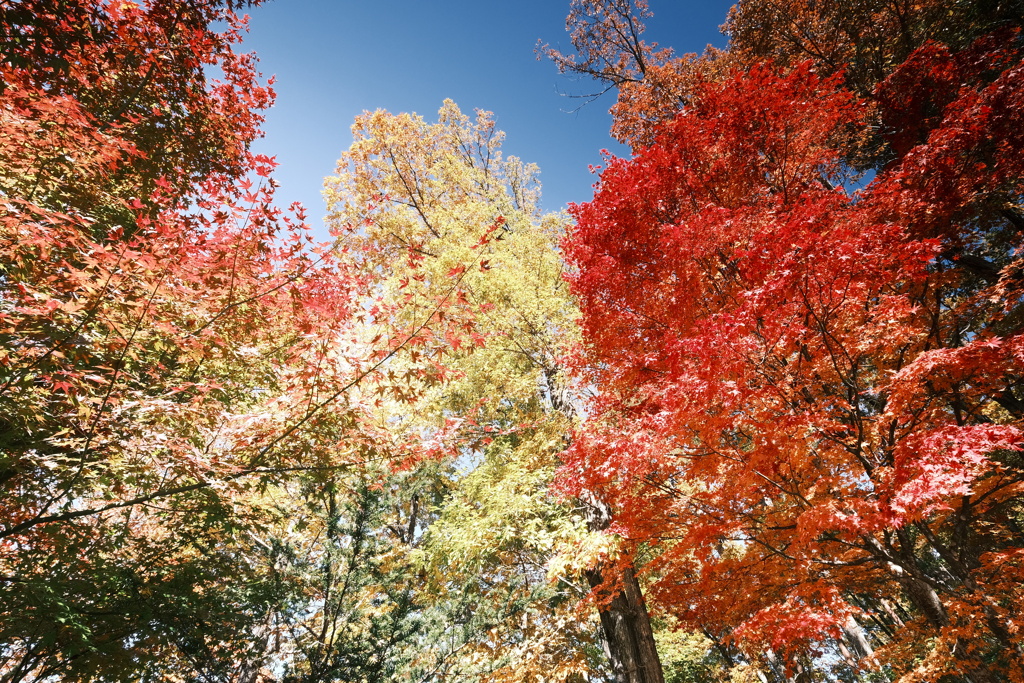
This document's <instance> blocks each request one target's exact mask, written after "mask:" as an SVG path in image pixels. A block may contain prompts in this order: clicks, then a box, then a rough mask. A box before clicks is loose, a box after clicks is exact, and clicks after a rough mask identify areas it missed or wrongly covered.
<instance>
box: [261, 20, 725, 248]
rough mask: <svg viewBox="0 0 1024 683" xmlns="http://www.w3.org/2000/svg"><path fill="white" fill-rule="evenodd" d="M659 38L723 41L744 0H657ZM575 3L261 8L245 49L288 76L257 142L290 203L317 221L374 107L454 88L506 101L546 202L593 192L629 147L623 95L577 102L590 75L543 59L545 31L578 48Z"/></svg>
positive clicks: (479, 104)
mask: <svg viewBox="0 0 1024 683" xmlns="http://www.w3.org/2000/svg"><path fill="white" fill-rule="evenodd" d="M650 4H651V9H652V10H653V11H654V13H655V16H654V17H653V18H652V19H650V20H649V21H648V22H647V28H648V32H647V38H648V39H649V40H655V41H657V42H658V43H660V44H661V45H663V46H668V47H672V48H674V49H675V51H676V52H677V53H683V52H699V51H701V50H703V49H704V46H705V45H707V44H708V43H713V44H715V45H718V46H723V45H724V43H725V38H724V37H723V36H722V35H721V34H720V33H719V30H718V27H719V26H720V25H721V24H722V22H723V21H724V20H725V16H726V13H727V11H728V9H729V7H730V6H731V4H732V3H731V2H728V1H724V0H707V1H703V2H701V1H697V0H674V1H673V0H651V2H650ZM568 5H569V3H568V0H516V1H513V2H495V1H494V0H372V1H366V0H273V1H271V2H268V3H267V4H265V5H263V6H261V7H256V8H254V9H252V10H251V11H250V15H251V24H250V32H249V34H248V36H247V37H246V39H245V42H244V44H243V46H242V49H243V50H245V51H255V52H256V53H257V55H258V56H259V58H260V62H261V67H260V68H261V71H262V72H263V73H264V74H265V75H268V76H269V75H271V74H273V75H275V76H276V77H277V82H276V84H275V90H276V91H277V103H276V104H275V106H274V108H273V109H271V110H270V111H269V112H268V114H267V122H266V124H265V126H264V128H265V131H266V137H265V138H264V139H263V140H261V141H260V142H259V143H258V145H257V147H256V151H257V152H259V153H262V154H268V155H273V156H276V157H277V160H278V162H279V163H280V166H279V167H278V169H277V173H276V174H275V177H276V178H277V180H278V181H279V182H280V183H281V189H280V190H279V191H278V195H277V196H278V201H279V202H280V203H281V204H282V205H287V204H289V203H291V202H292V201H301V202H302V203H303V204H305V205H306V207H307V209H308V210H309V220H310V222H311V224H313V225H314V226H315V227H316V226H320V225H322V222H321V218H322V216H323V214H324V208H323V201H322V199H321V197H320V187H321V185H322V183H323V178H324V176H326V175H329V174H330V173H332V172H333V170H334V165H335V162H336V161H337V158H338V156H339V155H340V154H341V152H342V151H343V150H344V149H346V148H347V147H348V146H349V144H350V143H351V134H350V132H349V129H350V126H351V124H352V120H353V119H354V117H355V116H356V115H358V114H359V113H361V112H362V111H364V110H374V109H387V110H389V111H392V112H402V111H406V112H408V111H411V112H416V113H418V114H420V115H421V116H423V117H424V118H425V119H427V120H428V121H432V120H434V119H435V118H436V113H437V110H438V108H439V107H440V106H441V102H442V101H443V100H444V99H445V98H451V99H453V100H455V102H456V103H458V105H459V106H460V107H461V108H462V110H463V111H465V112H472V111H473V110H474V109H486V110H489V111H492V112H494V115H495V118H496V120H497V124H498V127H499V128H500V129H502V130H504V131H505V133H506V138H505V144H504V149H505V153H506V154H514V155H516V156H519V157H520V158H522V159H523V160H524V161H527V162H532V163H536V164H538V165H539V166H540V168H541V176H540V178H541V183H542V185H543V197H542V205H543V208H544V209H545V210H546V211H556V210H559V209H561V208H563V207H564V206H565V205H566V204H567V203H569V202H582V201H587V200H588V199H589V198H590V196H591V194H592V192H591V186H592V184H593V182H594V180H595V178H594V177H593V176H592V175H591V174H590V173H589V171H588V165H590V164H597V163H600V160H601V157H600V150H601V149H602V148H607V149H610V150H612V151H613V152H615V153H618V154H625V153H626V152H625V150H624V148H621V147H618V146H617V145H616V144H615V143H614V142H613V141H612V140H611V138H610V137H609V135H608V129H609V126H610V120H609V117H608V113H607V112H608V107H610V106H611V105H612V103H613V102H614V99H613V95H611V94H608V95H605V96H604V97H603V98H602V99H600V100H598V101H596V102H593V103H590V104H588V105H586V106H584V107H582V108H580V109H579V110H578V111H575V112H572V110H573V109H576V108H577V107H579V105H580V103H581V101H580V100H578V99H572V98H569V97H566V96H565V94H580V93H584V92H590V90H591V84H589V83H583V82H578V81H574V80H572V79H570V78H568V77H566V76H563V75H560V74H559V73H558V71H557V69H556V68H555V66H554V65H553V64H551V63H550V62H548V61H546V60H541V61H538V60H537V58H536V55H535V54H534V48H535V46H536V44H537V41H538V40H543V41H544V42H547V43H551V44H552V45H555V46H560V47H562V48H564V49H568V48H569V47H570V44H569V41H568V34H567V33H566V31H565V15H566V14H567V12H568ZM318 233H319V234H320V235H321V236H325V233H324V232H322V231H321V230H318Z"/></svg>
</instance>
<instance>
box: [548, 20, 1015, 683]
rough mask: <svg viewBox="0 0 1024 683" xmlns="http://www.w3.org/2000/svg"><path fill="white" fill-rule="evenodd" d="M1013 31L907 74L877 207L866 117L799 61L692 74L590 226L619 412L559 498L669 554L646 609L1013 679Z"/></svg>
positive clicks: (592, 433)
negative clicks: (854, 135)
mask: <svg viewBox="0 0 1024 683" xmlns="http://www.w3.org/2000/svg"><path fill="white" fill-rule="evenodd" d="M1015 40H1016V38H1015V37H1014V36H1012V35H1010V36H1007V35H1005V34H1004V35H997V36H994V37H991V38H985V39H981V40H979V41H977V42H976V43H974V44H973V45H972V46H971V47H969V48H965V49H964V50H961V51H960V52H952V51H950V50H948V49H946V48H941V47H938V46H925V47H923V48H921V49H919V50H918V51H916V52H914V53H913V54H911V55H910V57H909V58H908V59H907V61H906V62H905V63H904V64H902V65H901V66H899V67H898V68H897V69H895V70H894V71H893V72H892V74H891V75H890V76H889V77H888V78H887V80H886V81H884V82H883V83H882V84H881V85H880V86H879V87H878V89H877V90H876V97H877V98H878V99H879V100H881V101H887V102H889V103H890V104H887V105H886V108H885V111H886V114H885V116H886V117H887V118H886V121H887V122H888V127H887V129H886V135H887V136H888V139H889V141H890V144H891V148H892V150H893V151H894V152H895V153H897V154H898V156H897V157H896V158H894V159H893V160H892V161H891V162H890V163H889V164H888V165H887V166H886V168H885V170H884V172H880V173H879V174H878V175H877V177H876V178H875V179H874V180H873V181H872V182H871V183H870V184H869V185H867V187H865V188H864V189H862V190H861V191H859V192H852V191H851V192H848V191H846V190H844V189H843V187H842V186H841V185H840V186H838V188H837V187H836V185H837V183H838V182H839V181H840V180H842V178H843V173H844V169H845V168H846V167H845V159H846V154H847V153H848V150H849V147H848V145H849V143H848V142H847V141H848V140H849V139H850V138H849V132H850V131H851V130H852V131H856V129H857V128H858V127H859V126H863V125H865V123H866V121H867V120H868V116H869V109H868V108H867V106H866V105H865V103H864V102H863V101H861V100H858V99H857V98H856V97H855V96H854V95H853V93H851V92H850V91H849V90H848V89H846V87H845V86H844V83H843V81H842V80H841V78H842V75H841V74H837V75H834V76H831V77H825V76H823V75H821V74H820V73H818V72H816V70H815V69H813V68H812V65H811V64H809V63H806V62H804V63H801V64H797V65H795V66H793V67H792V68H790V69H788V70H785V71H781V72H780V70H779V69H778V67H773V66H768V65H754V66H751V67H750V68H749V69H747V70H745V71H735V72H733V73H732V75H730V76H729V77H728V78H726V79H724V80H723V81H721V82H716V79H709V80H705V81H704V82H702V83H698V85H697V86H696V87H695V89H694V91H693V97H692V99H691V100H690V103H689V105H688V106H687V108H686V109H685V110H684V111H683V112H682V113H681V114H680V115H679V116H678V117H676V118H675V120H674V121H672V122H671V123H668V124H666V125H665V126H664V128H662V129H661V130H662V132H661V135H660V136H659V137H658V138H657V141H656V142H655V144H653V145H652V146H650V147H648V148H645V149H642V150H640V151H639V152H638V153H637V154H636V156H635V157H634V158H633V159H632V160H629V161H626V160H619V159H610V160H609V163H608V167H607V168H606V169H605V170H604V172H603V173H602V176H601V182H600V184H599V187H598V190H597V193H596V195H595V199H594V201H593V202H590V203H588V204H583V205H579V206H576V207H575V208H574V209H573V213H574V216H575V218H576V219H577V226H576V228H575V230H574V231H573V232H572V233H571V234H570V236H569V237H568V238H567V239H566V241H565V243H564V245H565V249H566V253H567V257H568V258H569V260H570V262H571V263H572V264H573V265H574V267H575V268H576V271H575V272H574V273H573V274H572V277H571V279H572V283H573V288H574V291H575V292H576V293H577V294H578V295H579V296H580V299H581V307H582V310H583V314H584V315H583V327H584V336H585V345H584V347H583V353H584V355H583V356H582V357H581V359H580V363H581V365H583V366H584V367H585V368H587V370H586V374H585V376H584V377H585V379H584V381H587V382H590V383H593V384H595V385H596V386H600V387H601V389H602V395H601V397H600V398H599V399H598V400H597V401H595V403H594V405H593V406H592V407H591V409H590V410H591V415H592V416H593V418H592V420H591V422H590V424H589V425H588V426H587V427H586V428H585V429H583V430H582V431H581V432H580V433H579V434H578V436H577V441H576V443H575V444H574V447H573V449H572V450H571V451H570V454H569V457H568V463H567V465H566V467H565V469H564V471H563V475H562V486H563V487H565V488H566V489H567V490H569V491H577V490H580V489H587V490H602V491H603V492H604V493H605V495H607V496H608V497H609V500H610V501H611V505H612V507H613V509H614V510H615V512H616V515H615V525H616V528H618V529H619V530H620V533H622V534H624V535H626V536H627V537H628V538H629V539H630V542H631V543H633V544H651V545H653V546H654V547H656V548H657V549H658V555H657V557H656V559H655V560H654V562H653V567H652V571H654V572H655V573H656V576H657V577H658V578H657V580H656V583H655V584H654V586H653V599H654V600H656V601H657V603H658V604H659V605H660V606H661V607H662V608H663V609H664V610H666V611H667V612H669V613H670V614H672V615H674V616H675V617H676V618H678V619H679V620H680V622H681V623H682V624H684V625H686V626H689V627H691V628H696V629H700V630H702V631H704V632H705V633H707V634H710V635H713V636H714V638H715V640H716V641H721V642H723V643H726V644H728V643H734V644H735V645H737V646H738V647H739V653H738V655H739V656H740V657H741V660H738V661H743V660H745V661H746V662H748V663H749V664H750V665H754V666H760V667H761V668H762V669H765V668H766V667H774V666H775V662H774V660H775V658H776V657H777V656H781V657H783V658H784V660H785V663H786V665H787V669H788V671H790V672H801V671H802V672H804V673H805V674H807V675H809V672H810V671H812V670H813V669H814V668H815V666H817V665H815V664H814V662H813V659H814V657H816V656H818V655H821V654H822V653H824V652H825V651H826V650H829V649H833V648H838V647H839V645H842V646H843V648H846V650H847V651H849V650H854V651H856V652H858V653H859V654H860V657H859V659H860V662H859V663H858V662H857V661H856V660H857V659H858V658H857V657H851V660H852V662H851V663H852V664H853V665H854V666H855V667H857V668H860V667H867V668H870V667H873V666H877V665H878V664H879V663H880V665H881V666H884V667H885V668H886V669H887V670H889V671H891V672H892V673H893V674H894V675H898V676H902V680H906V681H910V680H937V679H939V678H940V677H941V676H944V675H950V674H954V675H961V676H968V677H970V679H971V680H975V681H979V680H1019V679H1020V677H1021V676H1022V675H1024V674H1022V672H1021V670H1020V668H1019V658H1018V657H1017V655H1016V654H1014V653H1018V652H1019V651H1020V648H1021V647H1022V644H1021V642H1020V640H1019V635H1017V629H1016V627H1015V626H1014V622H1013V617H1012V616H1011V611H1010V610H1012V606H1013V605H1015V604H1017V603H1018V602H1019V600H1020V597H1021V596H1020V594H1019V585H1020V577H1019V568H1020V553H1021V548H1020V545H1019V543H1018V542H1017V541H1016V540H1015V538H1017V534H1018V530H1019V526H1018V525H1019V504H1020V492H1021V484H1022V481H1024V480H1022V478H1021V473H1020V469H1019V464H1018V457H1017V455H1016V452H1017V450H1018V449H1019V442H1020V428H1021V426H1020V423H1019V417H1020V412H1019V411H1016V406H1017V400H1018V399H1017V398H1016V396H1015V393H1014V392H1015V389H1016V385H1017V383H1018V377H1017V373H1016V370H1015V361H1014V360H1012V359H1014V358H1016V355H1015V354H1016V353H1017V351H1016V349H1017V347H1018V345H1019V344H1020V337H1019V330H1018V327H1019V325H1018V323H1017V322H1016V320H1017V318H1016V309H1017V305H1018V304H1017V294H1016V293H1015V292H1016V285H1015V284H1013V283H1014V282H1016V276H1015V273H1016V271H1017V268H1018V265H1017V259H1018V256H1017V253H1018V248H1019V242H1020V234H1019V224H1018V222H1017V215H1018V214H1017V213H1016V212H1017V204H1018V202H1019V198H1020V191H1021V184H1020V178H1021V168H1020V161H1019V160H1020V140H1019V135H1018V133H1017V132H1016V130H1018V129H1019V127H1020V122H1019V120H1018V119H1019V115H1020V111H1021V110H1022V109H1021V104H1022V103H1020V102H1018V101H1017V99H1016V98H1017V97H1018V95H1017V93H1019V92H1020V85H1019V79H1020V77H1021V73H1022V72H1021V70H1020V59H1019V54H1018V53H1017V46H1016V45H1015V43H1014V41H1015ZM896 103H899V106H897V105H896ZM922 111H927V112H928V115H927V116H926V117H925V118H921V112H922ZM911 112H913V113H911ZM908 138H910V139H912V140H913V142H911V143H902V142H900V141H901V140H905V139H908ZM994 141H998V142H994ZM894 605H900V607H899V608H898V609H897V608H896V607H894ZM901 610H902V612H901ZM865 628H866V629H867V630H868V631H870V635H869V636H868V638H864V637H863V635H861V632H863V631H864V630H865ZM872 640H873V641H874V643H875V645H876V646H877V645H879V644H881V645H884V647H883V648H881V649H880V650H878V651H874V646H872V645H871V641H872ZM801 675H804V674H801ZM844 675H847V674H844Z"/></svg>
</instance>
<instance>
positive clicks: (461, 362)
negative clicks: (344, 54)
mask: <svg viewBox="0 0 1024 683" xmlns="http://www.w3.org/2000/svg"><path fill="white" fill-rule="evenodd" d="M353 130H354V132H355V135H356V141H355V142H354V144H353V145H352V147H351V149H350V150H349V151H348V152H346V153H345V155H343V157H342V159H341V161H340V162H339V171H338V175H337V176H336V177H334V178H330V179H328V182H327V197H328V201H329V206H330V208H331V212H332V213H331V220H332V222H333V224H334V225H336V226H339V227H341V228H343V229H348V230H349V231H350V237H349V239H351V240H354V241H356V242H365V243H371V244H373V245H374V246H373V248H371V249H365V250H363V251H364V252H366V253H372V254H377V255H380V259H379V260H376V261H374V262H373V267H374V268H377V269H379V270H380V271H381V272H383V273H385V279H384V281H383V283H382V288H383V289H384V291H385V292H386V294H385V295H384V296H383V298H384V299H385V300H394V301H400V302H401V308H400V309H399V315H408V313H409V311H414V310H416V309H417V308H418V307H421V306H424V305H429V304H428V303H424V302H431V301H434V300H435V299H436V298H437V297H444V296H447V297H449V298H450V299H452V300H453V301H454V302H455V305H454V306H452V307H451V308H449V309H447V310H446V315H445V318H444V320H438V321H437V323H436V324H432V325H431V327H430V331H429V334H430V335H432V336H433V338H435V339H437V342H436V345H435V344H434V343H428V344H426V345H424V347H423V349H422V351H421V349H420V348H417V353H422V354H423V355H422V357H429V358H430V359H431V362H436V363H437V365H436V366H435V368H436V369H435V371H434V374H433V375H432V377H433V378H436V381H426V380H425V381H424V385H423V386H424V393H423V394H422V395H421V396H419V398H418V399H417V402H416V405H415V412H414V413H411V412H410V410H409V409H408V407H407V406H405V405H403V404H395V403H384V404H382V405H381V409H382V410H383V415H384V417H383V418H382V419H383V420H384V422H386V423H387V424H388V425H389V426H390V429H391V430H393V431H395V432H398V433H405V434H408V435H409V439H410V442H411V443H413V444H415V447H416V448H418V449H420V450H422V449H424V448H425V447H427V448H430V447H436V448H438V449H439V450H440V451H441V452H443V453H445V454H447V455H448V457H449V458H451V459H452V460H450V461H449V462H454V464H455V465H456V466H458V467H459V468H460V469H464V471H462V472H461V473H458V474H455V475H454V478H453V480H452V482H451V487H452V488H451V492H450V493H449V494H448V496H446V498H445V500H444V502H443V503H442V504H441V505H439V506H438V507H437V509H436V510H435V511H434V514H435V515H436V519H435V521H433V522H432V523H431V525H430V527H429V528H428V529H427V531H426V534H425V542H424V545H423V547H422V549H421V550H420V556H421V558H422V562H423V567H424V571H425V572H426V574H425V579H426V581H427V588H426V590H427V591H428V592H429V593H431V594H432V599H431V601H430V602H431V603H432V606H431V609H432V610H433V614H435V615H437V617H434V618H435V619H436V621H435V626H434V628H433V630H432V631H430V635H428V636H427V639H426V642H425V643H424V645H423V646H422V649H423V653H422V655H421V656H420V661H419V663H418V665H417V666H418V669H417V670H418V671H421V672H423V671H426V672H429V675H431V676H444V677H451V676H468V677H473V678H483V679H487V680H506V679H516V680H520V679H522V678H524V677H525V678H531V679H533V678H556V679H558V680H563V679H565V678H567V677H570V676H578V675H579V674H580V673H582V672H586V671H590V670H591V669H592V668H593V667H594V666H595V665H596V664H595V658H596V655H597V653H596V652H595V650H594V645H593V625H592V624H590V623H588V621H587V620H586V619H583V618H582V617H581V616H580V615H579V614H577V612H576V611H575V609H574V605H575V603H576V601H577V600H578V597H579V595H581V594H583V593H584V592H585V591H584V590H583V589H581V588H579V586H578V585H577V584H576V583H575V581H576V580H577V579H578V577H577V576H561V577H557V579H556V580H557V582H553V581H552V579H550V578H549V577H548V573H547V564H548V561H549V560H550V559H551V558H552V557H553V556H554V555H555V553H556V552H558V550H559V548H560V547H561V546H566V547H569V545H571V544H573V543H575V542H576V540H577V539H578V538H579V537H581V536H582V535H584V534H585V533H586V532H585V530H584V529H583V528H582V518H581V517H580V515H579V514H576V515H575V516H573V515H572V514H571V511H570V510H569V509H568V506H566V505H565V504H564V503H558V502H557V501H555V500H554V499H553V498H552V497H551V496H550V494H548V493H547V491H546V488H547V483H548V481H549V480H550V477H551V474H552V472H553V468H554V465H555V464H556V462H557V461H556V456H557V454H558V453H559V452H560V451H561V450H562V448H563V447H564V440H563V439H564V435H565V434H566V433H567V430H568V422H567V420H566V418H565V416H564V415H562V414H560V413H558V412H556V411H553V410H552V404H551V402H552V398H551V396H550V392H548V393H545V391H546V390H545V387H547V382H548V381H549V379H551V378H553V377H554V376H556V375H557V373H558V370H559V362H560V357H561V355H562V354H563V353H564V351H565V349H566V348H567V344H568V343H570V342H571V340H572V339H573V335H574V334H575V328H574V326H573V315H574V311H575V309H574V306H573V305H572V302H571V301H570V299H569V298H568V296H567V291H566V287H565V284H564V282H563V281H562V279H561V272H562V264H561V259H560V257H559V255H558V253H557V252H556V250H555V248H554V245H555V242H556V240H557V239H558V237H559V235H560V232H561V228H562V220H563V219H562V218H560V217H557V216H547V217H542V216H540V215H539V212H538V211H537V208H536V199H537V195H538V187H537V183H536V181H535V173H536V169H535V168H533V167H531V166H528V165H525V164H523V163H522V162H520V161H519V160H518V159H516V158H515V157H508V158H505V157H503V156H502V154H501V151H500V144H501V140H502V137H503V136H502V134H501V133H500V132H498V131H497V130H496V129H495V127H494V122H493V120H492V118H491V117H490V115H489V114H487V113H486V112H478V113H477V116H476V118H475V120H473V119H470V118H469V117H467V116H465V115H464V114H462V113H461V112H460V111H459V109H458V107H456V106H455V104H454V103H452V102H450V101H448V102H445V104H444V105H443V106H442V108H441V110H440V112H439V121H438V123H436V124H428V123H426V122H424V121H423V120H422V119H421V118H419V117H417V116H414V115H408V114H399V115H394V114H390V113H387V112H383V111H378V112H373V113H368V114H366V115H365V116H363V117H361V118H359V119H358V120H357V121H356V124H355V126H354V128H353ZM367 206H370V207H371V208H370V209H369V210H367V209H365V208H364V207H367ZM407 360H408V361H409V362H412V361H413V360H414V359H413V358H412V357H411V356H410V357H408V359H407ZM415 360H419V359H415ZM424 435H426V436H427V437H428V438H429V440H430V442H429V443H427V444H424V443H423V440H424ZM428 614H429V612H428ZM428 618H430V617H428ZM420 675H424V674H420Z"/></svg>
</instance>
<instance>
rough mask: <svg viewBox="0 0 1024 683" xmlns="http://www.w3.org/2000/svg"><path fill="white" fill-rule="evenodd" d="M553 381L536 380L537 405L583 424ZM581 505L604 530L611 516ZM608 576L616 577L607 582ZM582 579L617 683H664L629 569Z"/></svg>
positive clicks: (594, 504)
mask: <svg viewBox="0 0 1024 683" xmlns="http://www.w3.org/2000/svg"><path fill="white" fill-rule="evenodd" d="M558 380H559V373H558V371H557V370H546V371H545V372H543V373H542V374H541V382H542V384H541V386H539V387H538V389H539V392H540V394H541V400H542V401H545V402H546V403H547V405H549V406H550V407H551V409H552V410H556V411H558V412H560V413H562V414H564V415H567V416H568V417H570V418H571V419H573V420H580V419H582V418H583V415H584V412H583V410H582V409H581V407H580V406H579V405H578V398H577V397H576V396H574V395H573V393H572V392H571V391H570V390H569V388H568V387H566V386H565V385H564V384H562V383H561V382H559V381H558ZM567 440H568V437H567ZM580 502H581V503H582V504H583V507H584V508H585V510H586V515H587V527H588V528H589V529H590V531H604V530H605V529H607V528H608V526H609V525H610V524H611V510H609V508H608V506H607V505H606V504H605V503H604V502H603V501H602V500H600V498H599V497H598V496H597V495H596V494H595V493H593V492H590V491H587V492H585V493H584V494H583V495H582V496H581V500H580ZM608 572H614V573H615V575H612V576H608ZM586 575H587V582H588V583H589V584H590V588H591V590H594V591H596V592H597V596H598V604H599V607H598V611H599V613H600V617H601V629H602V631H603V632H604V639H605V645H606V652H607V654H608V659H609V660H610V662H611V665H612V670H613V671H614V672H615V678H616V681H617V683H665V675H664V673H663V672H662V669H661V659H660V658H659V657H658V648H657V646H656V645H655V643H654V631H653V630H651V618H650V615H649V614H648V613H647V605H646V603H645V602H644V596H643V593H642V592H641V590H640V583H639V582H638V581H637V579H636V573H635V572H634V571H633V567H632V565H630V566H628V567H626V568H625V569H621V568H620V566H619V565H611V564H608V565H606V566H601V565H599V566H597V567H594V568H593V569H591V570H589V571H587V572H586ZM602 591H606V592H604V593H602ZM608 591H610V594H609V592H608Z"/></svg>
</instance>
